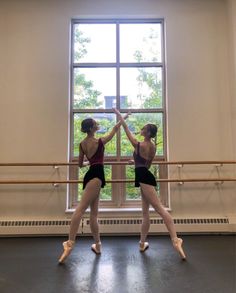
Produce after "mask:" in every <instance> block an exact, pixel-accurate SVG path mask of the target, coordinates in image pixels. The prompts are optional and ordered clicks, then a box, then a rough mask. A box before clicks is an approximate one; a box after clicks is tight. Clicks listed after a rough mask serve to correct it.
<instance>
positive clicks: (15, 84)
mask: <svg viewBox="0 0 236 293" xmlns="http://www.w3.org/2000/svg"><path fill="white" fill-rule="evenodd" d="M229 6H232V7H233V11H231V9H229ZM235 13H236V9H235V4H234V1H223V0H204V1H203V0H188V1H187V0H179V1H176V0H167V1H166V0H165V1H164V0H162V1H161V0H148V1H147V0H145V1H144V0H135V1H134V0H129V1H128V0H126V1H124V0H120V1H109V0H99V1H91V0H87V1H82V0H77V1H76V0H68V1H63V0H58V1H53V0H51V1H50V0H48V1H46V0H45V1H36V0H24V1H23V0H22V1H16V0H15V1H13V0H8V1H7V0H5V1H0V68H1V70H0V137H1V143H0V162H23V161H24V162H52V161H59V162H65V161H67V158H68V95H69V29H70V20H71V18H74V17H83V18H86V17H96V18H100V17H107V18H111V17H133V18H139V17H152V18H153V17H164V18H165V22H166V48H167V56H166V57H167V82H168V141H169V160H233V159H235V158H236V154H235V143H236V141H235V109H236V107H235V87H234V86H233V84H234V83H233V81H235V71H236V59H235V54H236V53H235V52H236V49H235V48H236V46H235V44H236V30H235V29H234V30H232V25H234V27H235V19H234V17H233V16H234V15H235ZM232 64H234V65H233V66H232ZM185 170H186V172H187V176H188V177H191V176H192V175H194V174H189V171H188V169H185ZM234 170H235V169H234V168H233V169H232V170H229V171H227V172H230V175H232V174H233V173H232V172H234ZM27 172H28V171H27V170H26V169H24V168H8V169H3V167H0V178H1V179H4V178H22V177H23V178H28V179H30V178H35V177H36V176H37V178H47V179H50V178H52V177H53V176H54V178H58V176H61V178H65V177H66V168H62V169H61V171H60V175H59V174H57V173H56V171H55V170H54V169H51V168H49V169H40V170H39V169H37V168H35V169H32V172H31V173H30V174H27ZM172 172H176V170H173V171H172ZM198 172H199V174H200V175H201V174H202V173H204V172H205V171H204V170H198ZM211 172H215V171H212V169H209V170H207V171H206V174H205V175H206V176H209V174H211ZM234 188H235V185H234V184H232V183H224V185H223V186H222V188H220V189H219V188H218V187H216V186H215V185H214V183H209V184H207V185H206V184H203V183H198V184H189V185H188V184H185V185H184V186H183V187H179V186H178V185H176V184H173V185H172V187H171V206H172V209H173V215H174V216H176V217H177V216H181V217H184V216H194V215H198V216H211V215H212V216H213V215H214V216H215V215H217V216H224V215H230V214H232V213H234V210H235V202H236V200H235V199H236V198H235V197H236V196H235V195H234ZM0 193H1V195H0V196H1V198H0V201H1V205H0V218H1V219H28V218H31V219H35V218H63V217H65V213H64V211H65V206H66V187H65V186H64V187H59V188H58V189H54V188H53V187H51V186H17V185H15V186H0Z"/></svg>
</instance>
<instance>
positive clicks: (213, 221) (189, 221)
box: [86, 218, 229, 225]
mask: <svg viewBox="0 0 236 293" xmlns="http://www.w3.org/2000/svg"><path fill="white" fill-rule="evenodd" d="M98 222H99V224H100V225H140V224H141V223H142V219H100V220H98ZM150 223H151V224H155V225H162V224H164V221H163V220H162V219H150ZM174 223H175V224H178V225H181V224H182V225H186V224H208V225H209V224H229V220H228V218H206V219H174ZM86 225H89V220H86Z"/></svg>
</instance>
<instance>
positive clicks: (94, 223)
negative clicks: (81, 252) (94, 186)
mask: <svg viewBox="0 0 236 293" xmlns="http://www.w3.org/2000/svg"><path fill="white" fill-rule="evenodd" d="M98 204H99V198H98V197H97V198H96V199H95V200H94V201H93V202H92V203H91V204H90V229H91V232H92V235H93V238H94V241H95V243H94V244H93V245H92V246H91V249H92V251H93V252H95V253H96V254H100V253H101V240H100V234H99V226H98Z"/></svg>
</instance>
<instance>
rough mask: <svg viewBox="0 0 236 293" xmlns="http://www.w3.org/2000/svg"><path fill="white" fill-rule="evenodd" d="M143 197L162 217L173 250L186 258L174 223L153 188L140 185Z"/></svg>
mask: <svg viewBox="0 0 236 293" xmlns="http://www.w3.org/2000/svg"><path fill="white" fill-rule="evenodd" d="M140 186H141V190H142V194H143V197H145V199H146V200H147V201H148V202H149V203H150V204H151V205H152V206H153V208H154V210H155V211H156V212H157V213H158V214H159V215H160V216H161V217H162V219H163V221H164V223H165V225H166V228H167V230H168V231H169V233H170V237H171V240H172V243H173V246H174V247H175V249H176V250H177V251H178V252H179V254H180V256H181V257H182V259H185V258H186V256H185V254H184V251H183V249H182V243H183V240H182V239H181V238H178V237H177V234H176V230H175V226H174V221H173V219H172V217H171V215H170V214H169V213H168V211H167V210H166V209H165V208H164V207H163V205H162V204H161V201H160V200H159V198H158V196H157V193H156V190H155V188H154V187H153V186H151V185H148V184H144V183H140Z"/></svg>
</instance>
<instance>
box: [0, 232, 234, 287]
mask: <svg viewBox="0 0 236 293" xmlns="http://www.w3.org/2000/svg"><path fill="white" fill-rule="evenodd" d="M64 239H65V238H62V237H41V238H39V237H38V238H0V292H1V293H31V292H32V293H61V292H63V293H64V292H66V293H67V292H68V293H74V292H78V293H85V292H92V293H95V292H102V293H118V292H119V293H126V292H127V293H128V292H129V293H133V292H138V293H172V292H173V293H182V292H183V293H185V292H186V293H235V292H236V281H235V280H236V255H235V253H236V235H211V236H205V235H204V236H203V235H202V236H200V235H195V236H183V239H184V247H185V251H186V254H187V256H188V260H187V261H181V260H180V258H179V256H178V254H177V253H176V252H175V250H174V249H173V248H172V245H171V242H170V240H169V237H168V236H149V243H150V248H149V249H148V250H147V251H146V252H145V253H140V252H139V250H138V240H139V239H138V237H137V236H130V237H127V236H124V237H118V236H116V237H102V241H103V251H102V255H101V256H96V255H95V254H94V253H93V252H92V251H91V250H90V245H91V243H92V239H91V237H81V238H80V239H78V241H77V243H76V246H75V249H74V250H73V252H72V254H71V256H70V257H69V259H68V260H67V262H66V264H64V265H58V264H57V259H58V257H59V255H60V253H61V252H62V248H61V242H62V241H63V240H64Z"/></svg>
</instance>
